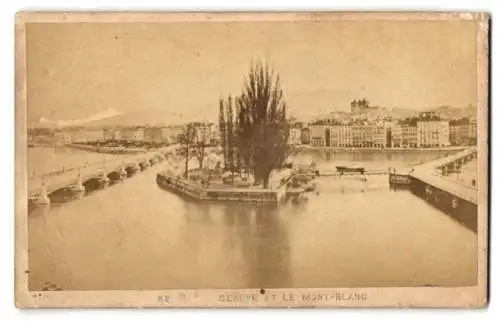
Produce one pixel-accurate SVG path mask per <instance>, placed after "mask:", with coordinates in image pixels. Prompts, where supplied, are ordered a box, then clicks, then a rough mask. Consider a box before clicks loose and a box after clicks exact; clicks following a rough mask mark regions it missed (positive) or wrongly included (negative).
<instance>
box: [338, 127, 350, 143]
mask: <svg viewBox="0 0 500 322" xmlns="http://www.w3.org/2000/svg"><path fill="white" fill-rule="evenodd" d="M338 133H339V139H338V142H339V146H340V147H351V146H352V145H353V138H352V128H351V126H350V125H346V124H343V125H339V126H338Z"/></svg>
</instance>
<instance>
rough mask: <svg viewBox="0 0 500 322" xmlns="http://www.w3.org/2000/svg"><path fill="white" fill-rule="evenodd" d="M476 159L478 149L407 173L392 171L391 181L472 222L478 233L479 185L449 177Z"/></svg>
mask: <svg viewBox="0 0 500 322" xmlns="http://www.w3.org/2000/svg"><path fill="white" fill-rule="evenodd" d="M476 158H477V148H476V147H471V148H467V149H465V150H463V151H460V152H458V153H455V154H453V155H449V156H446V157H443V158H439V159H436V160H433V161H431V162H428V163H424V164H422V165H419V166H417V167H415V168H413V169H411V170H410V171H408V172H407V173H396V172H395V171H394V172H390V173H389V182H390V183H391V184H393V185H396V186H397V185H400V186H406V187H408V188H409V189H410V190H411V191H412V193H414V194H415V195H417V196H419V197H420V198H422V199H424V200H426V201H427V202H428V203H430V204H431V205H433V206H435V207H437V208H439V209H441V210H442V211H444V212H446V213H448V214H450V215H451V216H453V217H455V218H457V219H459V220H460V221H463V222H467V223H469V226H470V228H472V229H473V230H474V231H477V206H478V204H477V198H478V190H477V183H476V182H475V181H473V182H471V183H470V184H465V183H461V182H458V181H455V180H453V179H451V178H450V177H448V174H450V173H454V172H458V171H460V170H461V169H462V168H463V166H464V165H465V164H466V163H467V162H469V161H472V160H473V159H476Z"/></svg>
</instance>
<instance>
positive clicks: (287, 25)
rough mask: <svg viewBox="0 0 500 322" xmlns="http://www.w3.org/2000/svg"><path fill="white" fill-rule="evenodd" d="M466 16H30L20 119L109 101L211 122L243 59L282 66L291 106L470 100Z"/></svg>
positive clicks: (65, 113) (237, 82)
mask: <svg viewBox="0 0 500 322" xmlns="http://www.w3.org/2000/svg"><path fill="white" fill-rule="evenodd" d="M475 32H476V30H475V24H474V22H472V21H469V22H465V21H433V22H424V21H420V22H415V21H414V22H406V21H392V22H390V21H367V22H360V21H344V22H342V21H331V22H316V23H313V22H311V23H308V22H307V23H306V22H299V23H291V22H270V23H252V24H250V23H243V22H233V23H223V22H205V23H156V24H155V23H146V24H137V23H134V24H62V23H59V24H36V25H35V24H30V25H28V28H27V64H28V118H29V121H35V120H38V119H39V118H40V117H46V118H50V119H78V118H85V117H87V116H89V115H91V114H95V113H101V112H104V111H106V110H107V109H116V110H118V111H120V112H127V111H132V110H143V109H165V110H168V111H172V112H178V113H182V115H184V116H187V117H190V118H192V117H199V118H214V116H215V117H216V115H217V112H218V98H219V96H220V95H228V94H233V95H234V94H238V93H239V92H240V90H241V87H242V84H243V77H244V75H245V73H246V72H247V71H248V69H249V66H250V62H251V59H252V58H253V59H254V60H256V59H260V60H265V61H267V62H268V63H269V64H270V65H272V66H273V67H274V68H275V70H276V71H277V72H278V73H279V74H280V77H281V80H282V85H283V88H284V90H285V92H286V99H287V104H288V106H289V111H290V112H291V114H294V115H298V116H301V115H317V114H321V113H326V112H329V111H332V110H347V109H348V105H349V102H350V101H351V100H352V99H354V98H362V97H366V98H367V99H368V100H369V101H370V102H372V103H373V104H375V105H381V106H387V107H394V106H399V107H403V108H410V109H411V108H413V109H415V108H428V107H434V106H437V105H453V106H465V105H468V104H473V105H474V104H475V101H476V59H475V55H476V46H475Z"/></svg>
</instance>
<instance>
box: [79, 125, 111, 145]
mask: <svg viewBox="0 0 500 322" xmlns="http://www.w3.org/2000/svg"><path fill="white" fill-rule="evenodd" d="M104 139H105V135H104V130H103V129H91V128H87V129H81V130H78V131H75V132H73V134H72V138H71V141H72V142H74V143H88V142H103V141H104Z"/></svg>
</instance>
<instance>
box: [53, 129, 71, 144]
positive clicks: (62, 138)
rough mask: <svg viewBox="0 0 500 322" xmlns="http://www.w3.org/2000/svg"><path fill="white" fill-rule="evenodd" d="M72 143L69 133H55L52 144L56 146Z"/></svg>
mask: <svg viewBox="0 0 500 322" xmlns="http://www.w3.org/2000/svg"><path fill="white" fill-rule="evenodd" d="M72 141H73V140H72V137H71V133H69V132H68V131H57V132H55V133H54V143H55V144H56V145H64V144H70V143H71V142H72Z"/></svg>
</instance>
